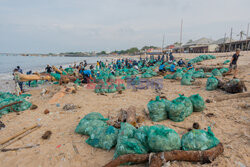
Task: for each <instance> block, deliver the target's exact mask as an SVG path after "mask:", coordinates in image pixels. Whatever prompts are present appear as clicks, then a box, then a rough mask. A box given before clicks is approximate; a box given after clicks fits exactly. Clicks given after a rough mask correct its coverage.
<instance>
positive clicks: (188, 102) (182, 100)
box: [172, 95, 193, 117]
mask: <svg viewBox="0 0 250 167" xmlns="http://www.w3.org/2000/svg"><path fill="white" fill-rule="evenodd" d="M179 96H180V97H178V98H176V99H174V100H173V101H172V102H177V103H182V104H184V106H185V108H184V113H185V117H187V116H189V115H191V114H192V112H193V104H192V101H191V100H190V99H189V98H188V97H185V96H184V95H179Z"/></svg>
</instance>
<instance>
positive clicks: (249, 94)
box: [214, 93, 250, 102]
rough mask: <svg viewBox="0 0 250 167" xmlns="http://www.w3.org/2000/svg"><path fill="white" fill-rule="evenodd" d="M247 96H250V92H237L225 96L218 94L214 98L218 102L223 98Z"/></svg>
mask: <svg viewBox="0 0 250 167" xmlns="http://www.w3.org/2000/svg"><path fill="white" fill-rule="evenodd" d="M245 97H250V93H237V94H231V95H225V96H218V97H216V98H215V99H214V100H215V101H216V102H220V101H223V100H229V99H238V98H245Z"/></svg>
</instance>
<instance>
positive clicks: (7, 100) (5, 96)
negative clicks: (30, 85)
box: [0, 92, 32, 118]
mask: <svg viewBox="0 0 250 167" xmlns="http://www.w3.org/2000/svg"><path fill="white" fill-rule="evenodd" d="M27 96H31V95H30V94H22V95H20V96H16V95H13V94H11V93H9V92H0V108H1V107H3V106H5V105H8V104H11V103H14V102H19V101H22V103H19V104H15V105H12V106H9V107H5V108H4V109H2V110H0V118H1V116H2V115H4V114H7V113H9V112H13V111H24V110H27V109H29V108H30V106H31V105H32V104H31V103H30V102H28V101H27V100H25V98H26V97H27ZM13 109H14V110H13Z"/></svg>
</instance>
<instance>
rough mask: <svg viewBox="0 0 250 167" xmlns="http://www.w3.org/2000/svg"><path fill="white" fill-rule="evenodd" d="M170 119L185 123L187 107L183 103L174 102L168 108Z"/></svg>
mask: <svg viewBox="0 0 250 167" xmlns="http://www.w3.org/2000/svg"><path fill="white" fill-rule="evenodd" d="M167 110H168V117H169V119H171V120H172V121H174V122H181V121H184V119H185V117H186V113H185V105H184V104H183V103H181V102H177V101H173V102H171V103H170V105H169V106H168V107H167Z"/></svg>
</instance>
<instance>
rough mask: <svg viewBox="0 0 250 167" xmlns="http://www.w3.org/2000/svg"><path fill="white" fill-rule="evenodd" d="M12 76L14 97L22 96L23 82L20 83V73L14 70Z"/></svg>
mask: <svg viewBox="0 0 250 167" xmlns="http://www.w3.org/2000/svg"><path fill="white" fill-rule="evenodd" d="M13 75H14V81H15V92H16V95H17V96H19V95H21V94H22V92H23V82H20V76H19V75H20V72H19V71H18V69H17V68H16V69H14V72H13Z"/></svg>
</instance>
